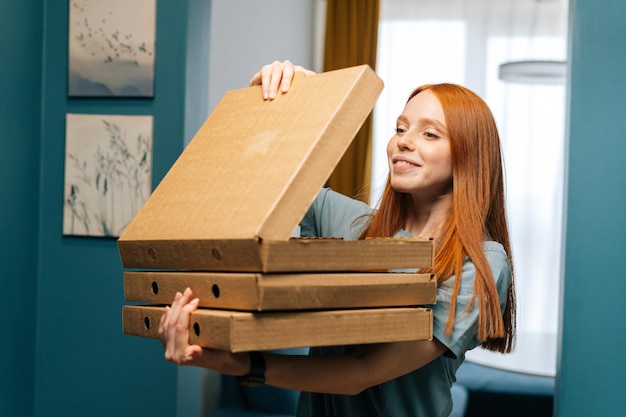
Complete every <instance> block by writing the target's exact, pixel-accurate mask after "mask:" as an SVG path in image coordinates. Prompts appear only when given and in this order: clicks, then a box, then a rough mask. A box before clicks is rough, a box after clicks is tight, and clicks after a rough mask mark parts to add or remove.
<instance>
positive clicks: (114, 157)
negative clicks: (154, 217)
mask: <svg viewBox="0 0 626 417" xmlns="http://www.w3.org/2000/svg"><path fill="white" fill-rule="evenodd" d="M152 124H153V118H152V116H122V115H97V114H95V115H94V114H89V115H87V114H67V116H66V135H65V186H64V199H63V201H64V204H63V205H64V207H63V234H64V235H78V236H102V237H118V236H120V234H121V233H122V231H123V230H124V229H125V228H126V226H127V225H128V224H129V223H130V221H131V220H132V219H133V218H134V217H135V215H136V214H137V212H138V211H139V209H140V208H141V206H142V205H143V204H144V203H145V201H146V200H147V198H148V196H149V195H150V192H151V189H152Z"/></svg>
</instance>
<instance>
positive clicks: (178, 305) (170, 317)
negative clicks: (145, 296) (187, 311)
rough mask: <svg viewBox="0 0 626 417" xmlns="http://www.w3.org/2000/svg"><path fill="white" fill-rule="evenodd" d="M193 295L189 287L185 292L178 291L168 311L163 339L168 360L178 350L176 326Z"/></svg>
mask: <svg viewBox="0 0 626 417" xmlns="http://www.w3.org/2000/svg"><path fill="white" fill-rule="evenodd" d="M190 297H191V290H190V289H189V288H187V289H186V290H185V291H184V292H183V293H180V292H179V291H177V292H176V296H175V297H174V301H173V302H172V305H171V307H170V309H169V311H168V312H167V316H166V317H165V323H164V324H163V337H162V338H163V340H164V346H165V357H166V359H167V360H171V358H172V356H173V355H174V353H175V352H176V342H177V341H176V327H177V323H178V322H179V320H180V316H181V312H182V309H183V307H184V306H185V305H186V304H187V302H188V299H189V298H190Z"/></svg>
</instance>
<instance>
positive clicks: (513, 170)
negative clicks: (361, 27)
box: [371, 0, 567, 334]
mask: <svg viewBox="0 0 626 417" xmlns="http://www.w3.org/2000/svg"><path fill="white" fill-rule="evenodd" d="M566 6H567V2H566V1H564V0H553V1H546V0H544V1H540V0H534V1H533V0H420V1H409V0H381V21H380V26H379V46H378V62H377V66H376V70H377V73H378V74H379V76H380V77H381V78H382V79H383V80H384V82H385V90H384V91H383V93H382V94H381V97H380V99H379V101H378V103H377V105H376V108H375V122H374V123H375V125H374V145H373V149H374V157H373V164H372V193H371V195H372V205H375V203H376V202H377V201H378V199H379V197H380V194H381V192H382V187H383V186H384V182H385V179H386V176H387V160H386V153H385V152H386V143H387V141H388V140H389V138H390V137H391V135H392V134H393V128H394V127H395V119H396V117H397V116H398V115H399V114H400V112H401V111H402V108H403V107H404V103H405V102H406V99H407V97H408V94H409V93H410V92H411V91H412V90H413V89H414V88H415V87H417V86H418V85H421V84H426V83H436V82H453V83H458V84H462V85H464V86H466V87H468V88H470V89H472V90H473V91H475V92H476V93H477V94H478V95H480V96H481V97H483V98H484V99H485V101H486V102H487V104H489V106H490V108H491V110H492V112H493V113H494V116H495V118H496V121H497V123H498V128H499V131H500V137H501V140H502V144H503V153H504V160H505V175H506V183H507V204H508V215H509V222H510V232H511V238H512V245H513V256H514V262H515V268H516V277H517V297H518V330H519V332H520V333H553V334H555V333H556V332H557V326H558V294H559V284H560V277H561V256H562V255H561V253H562V248H561V242H562V223H563V221H562V214H563V198H564V197H563V190H564V153H565V145H564V143H565V141H564V125H565V120H564V118H565V84H564V83H561V84H555V85H548V84H545V85H543V84H542V85H529V84H513V83H508V82H504V81H501V80H499V79H498V66H499V65H500V64H502V63H504V62H506V61H509V60H518V59H550V60H565V56H566V32H567V27H566V25H567V17H566V14H567V9H566Z"/></svg>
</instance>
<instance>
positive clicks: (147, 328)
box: [143, 317, 150, 330]
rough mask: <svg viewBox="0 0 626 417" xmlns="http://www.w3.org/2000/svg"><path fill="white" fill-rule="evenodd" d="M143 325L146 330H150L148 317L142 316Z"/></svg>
mask: <svg viewBox="0 0 626 417" xmlns="http://www.w3.org/2000/svg"><path fill="white" fill-rule="evenodd" d="M143 325H144V327H145V328H146V330H150V317H144V318H143Z"/></svg>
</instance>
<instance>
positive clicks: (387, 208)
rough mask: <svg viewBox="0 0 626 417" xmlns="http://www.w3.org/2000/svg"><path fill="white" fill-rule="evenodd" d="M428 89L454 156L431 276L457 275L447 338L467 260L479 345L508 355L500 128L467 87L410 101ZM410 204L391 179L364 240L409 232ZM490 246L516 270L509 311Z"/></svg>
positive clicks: (436, 89) (511, 330)
mask: <svg viewBox="0 0 626 417" xmlns="http://www.w3.org/2000/svg"><path fill="white" fill-rule="evenodd" d="M425 90H429V91H431V92H432V93H434V94H435V96H436V97H437V98H438V100H439V102H440V104H441V107H442V108H443V113H444V116H445V121H446V127H447V130H448V134H449V138H450V148H451V155H452V178H453V180H452V181H453V202H452V206H451V208H450V211H449V213H448V215H447V217H446V220H445V222H444V224H443V225H442V227H441V231H440V232H441V233H440V236H439V239H438V240H437V242H438V243H437V246H436V248H435V262H434V267H433V268H432V269H431V270H432V272H433V273H435V275H436V277H437V281H438V283H439V284H441V283H442V282H444V281H446V280H448V279H449V278H450V277H452V276H453V275H454V276H455V278H454V279H455V282H454V286H453V293H452V299H451V303H450V304H451V308H450V314H449V316H448V322H447V324H446V333H447V334H450V333H451V332H452V328H453V326H454V318H455V314H456V311H455V310H456V300H457V297H458V293H459V289H460V287H461V280H462V273H461V272H462V268H463V260H464V259H465V258H466V257H469V258H470V259H471V260H472V262H473V263H474V265H475V267H476V280H475V286H474V294H473V302H476V303H478V309H479V310H478V311H479V318H478V338H479V339H480V340H481V341H482V346H483V347H484V348H487V349H489V350H493V351H498V352H510V351H511V349H512V347H513V342H514V338H515V290H514V285H513V262H512V258H511V245H510V241H509V232H508V225H507V218H506V213H505V201H504V200H505V196H504V178H503V170H502V156H501V151H500V137H499V135H498V130H497V127H496V123H495V120H494V118H493V115H492V114H491V111H490V110H489V107H488V106H487V104H486V103H485V102H484V101H483V100H482V99H481V98H480V97H478V96H477V95H476V94H475V93H473V92H472V91H470V90H468V89H467V88H464V87H462V86H459V85H455V84H431V85H424V86H421V87H419V88H417V89H416V90H414V91H413V92H412V93H411V95H410V96H409V100H411V99H412V98H413V97H415V96H416V95H417V94H419V93H421V92H422V91H425ZM407 204H409V196H408V195H407V194H404V193H400V192H397V191H395V190H393V189H392V187H391V185H390V182H389V179H388V180H387V184H386V186H385V191H384V193H383V196H382V198H381V202H380V204H379V207H378V210H376V212H375V214H374V215H373V218H372V221H371V223H370V226H369V228H368V229H367V230H366V231H365V232H364V234H363V235H362V236H361V238H365V237H388V236H393V235H394V234H395V233H397V232H398V231H399V230H400V229H401V228H402V227H404V222H405V219H406V210H405V208H406V207H407ZM487 239H489V240H494V241H496V242H499V243H500V244H502V245H503V246H504V249H505V251H506V253H507V257H508V258H509V263H510V265H511V274H512V275H511V285H510V287H509V289H508V295H507V303H506V309H505V311H504V312H502V311H501V309H500V302H499V298H498V291H497V289H496V285H495V282H494V279H493V274H492V272H491V269H490V267H489V263H488V262H487V258H486V257H485V254H484V251H483V242H484V241H485V240H487ZM424 272H426V271H424Z"/></svg>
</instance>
